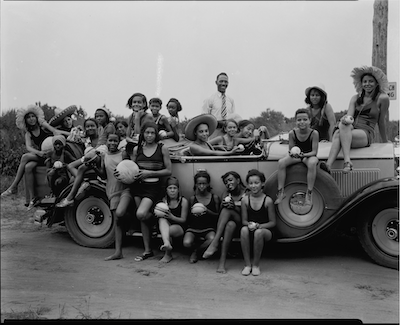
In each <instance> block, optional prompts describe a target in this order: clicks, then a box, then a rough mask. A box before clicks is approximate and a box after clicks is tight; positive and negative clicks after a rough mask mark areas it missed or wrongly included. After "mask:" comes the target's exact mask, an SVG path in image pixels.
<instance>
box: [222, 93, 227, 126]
mask: <svg viewBox="0 0 400 325" xmlns="http://www.w3.org/2000/svg"><path fill="white" fill-rule="evenodd" d="M221 99H222V108H221V116H222V119H223V120H226V98H225V94H222V96H221Z"/></svg>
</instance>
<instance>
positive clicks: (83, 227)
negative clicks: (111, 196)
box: [65, 191, 115, 248]
mask: <svg viewBox="0 0 400 325" xmlns="http://www.w3.org/2000/svg"><path fill="white" fill-rule="evenodd" d="M65 226H66V227H67V230H68V232H69V234H70V235H71V237H72V239H73V240H74V241H75V242H76V243H77V244H79V245H81V246H86V247H93V248H104V247H109V246H111V245H112V244H113V242H114V239H115V235H114V220H113V216H112V214H111V211H110V209H109V207H108V201H107V198H106V194H105V193H104V192H102V191H90V192H89V193H88V195H87V196H86V197H85V198H84V199H82V200H81V201H79V202H78V203H77V204H75V205H74V206H73V207H71V208H69V209H68V210H67V211H66V216H65Z"/></svg>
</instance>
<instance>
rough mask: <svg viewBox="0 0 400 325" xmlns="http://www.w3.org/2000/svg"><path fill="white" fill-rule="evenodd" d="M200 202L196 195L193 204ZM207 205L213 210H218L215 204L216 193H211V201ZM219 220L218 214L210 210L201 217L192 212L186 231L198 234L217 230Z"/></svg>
mask: <svg viewBox="0 0 400 325" xmlns="http://www.w3.org/2000/svg"><path fill="white" fill-rule="evenodd" d="M198 202H199V201H198V200H197V197H196V196H195V197H194V202H193V205H194V204H195V203H198ZM206 207H207V208H208V209H209V210H211V211H213V212H218V207H217V206H216V204H215V200H214V195H211V200H210V203H208V204H207V205H206ZM217 220H218V217H217V216H213V215H211V214H209V213H208V212H207V213H206V214H204V215H202V216H200V217H196V216H194V215H193V214H192V213H190V214H189V225H188V229H187V230H186V231H188V232H193V233H196V234H206V233H208V232H210V231H215V229H216V228H217Z"/></svg>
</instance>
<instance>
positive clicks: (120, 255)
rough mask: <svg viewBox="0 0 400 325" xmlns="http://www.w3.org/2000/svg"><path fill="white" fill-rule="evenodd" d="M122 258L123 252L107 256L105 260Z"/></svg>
mask: <svg viewBox="0 0 400 325" xmlns="http://www.w3.org/2000/svg"><path fill="white" fill-rule="evenodd" d="M121 258H124V256H123V255H122V253H114V254H112V255H111V256H108V257H106V258H105V259H104V260H105V261H112V260H120V259H121Z"/></svg>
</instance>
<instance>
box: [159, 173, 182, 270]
mask: <svg viewBox="0 0 400 325" xmlns="http://www.w3.org/2000/svg"><path fill="white" fill-rule="evenodd" d="M166 186H167V188H166V195H165V197H164V199H163V202H164V203H166V204H168V207H169V213H165V216H163V217H159V218H158V228H159V229H160V233H161V238H162V241H163V244H162V245H161V247H160V250H162V251H164V252H165V254H164V257H163V258H162V259H161V260H160V262H163V263H168V262H170V261H171V260H172V253H171V252H172V245H171V240H172V238H176V237H181V236H183V235H184V233H185V228H186V226H185V224H186V220H187V216H188V212H189V202H188V200H187V199H186V198H185V197H183V196H182V195H181V194H180V192H179V181H178V179H177V178H176V177H173V176H170V177H168V179H167V184H166Z"/></svg>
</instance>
